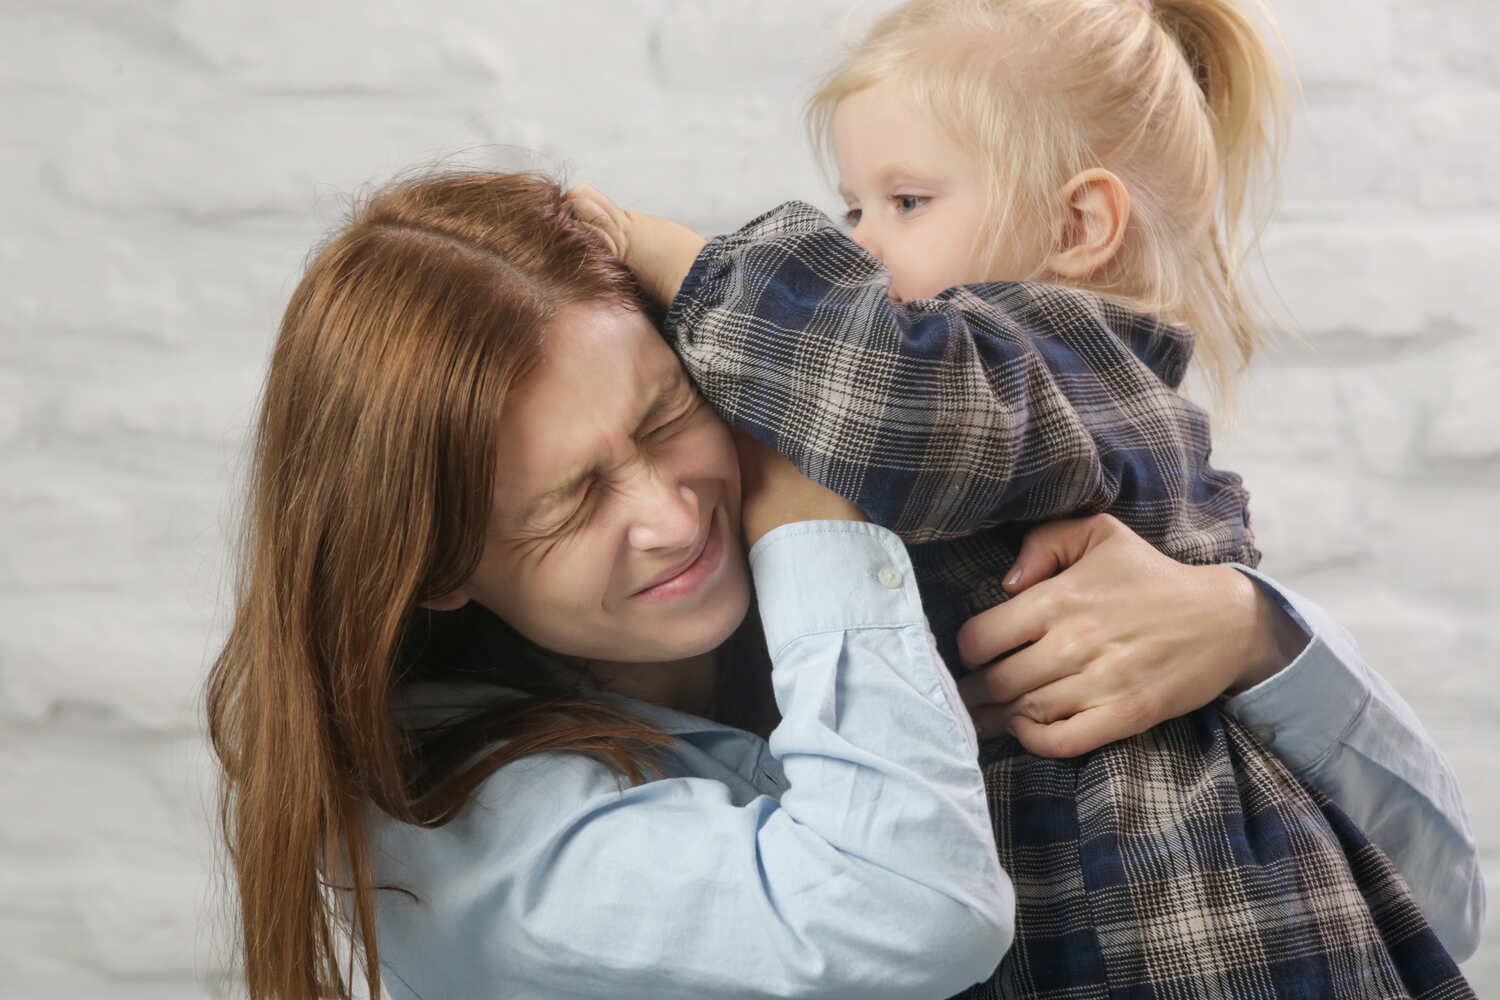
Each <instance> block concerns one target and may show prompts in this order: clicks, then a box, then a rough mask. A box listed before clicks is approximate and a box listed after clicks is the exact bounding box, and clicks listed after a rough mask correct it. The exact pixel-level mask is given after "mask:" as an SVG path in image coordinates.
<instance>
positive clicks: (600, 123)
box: [0, 0, 1500, 1000]
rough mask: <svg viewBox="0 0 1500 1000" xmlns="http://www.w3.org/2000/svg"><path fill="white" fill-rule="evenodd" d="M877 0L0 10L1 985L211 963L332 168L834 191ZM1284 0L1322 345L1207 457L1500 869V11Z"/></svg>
mask: <svg viewBox="0 0 1500 1000" xmlns="http://www.w3.org/2000/svg"><path fill="white" fill-rule="evenodd" d="M886 2H888V0H882V2H878V3H874V4H869V3H867V4H865V5H864V7H862V8H861V9H860V10H859V11H858V12H857V13H856V14H854V15H853V16H852V18H851V17H850V16H849V15H848V10H849V8H850V7H851V6H853V3H852V0H795V2H794V0H760V2H757V3H754V4H746V3H744V2H743V0H735V2H728V0H642V2H638V3H630V4H621V3H615V2H612V0H587V2H581V0H575V2H572V3H558V2H556V0H524V2H523V0H511V2H507V3H499V4H495V3H492V4H487V5H475V4H465V3H459V2H457V0H433V2H428V3H424V4H396V3H394V2H391V0H376V2H375V3H373V4H366V3H355V2H353V0H326V2H321V3H318V2H314V3H308V2H306V0H271V2H262V3H257V4H248V3H242V4H226V3H222V2H211V0H176V2H166V0H151V2H140V0H135V2H129V3H127V2H123V0H91V2H89V3H66V4H65V3H47V4H41V3H30V4H27V3H25V2H24V0H11V2H9V3H4V4H3V5H0V217H3V219H4V222H3V225H0V511H3V517H0V998H3V1000H10V998H21V997H25V998H33V997H36V998H40V997H59V996H68V997H74V996H76V997H89V996H112V997H142V998H145V997H151V998H153V1000H160V998H175V997H184V998H186V997H201V996H209V995H221V994H222V993H223V992H224V979H223V971H222V970H223V966H224V956H223V950H222V948H221V947H219V945H218V941H219V937H218V932H216V931H215V929H214V927H213V922H212V914H213V913H214V912H216V909H215V904H216V902H217V901H219V896H218V890H216V889H215V887H214V885H213V883H212V881H211V878H210V876H211V873H212V870H213V865H214V863H215V862H214V858H213V852H212V847H211V843H210V841H209V834H208V820H207V817H208V816H209V813H210V808H211V803H210V796H209V787H210V785H209V776H210V774H211V771H210V768H209V766H208V764H207V761H206V757H205V753H204V749H203V746H202V739H201V736H200V728H199V707H198V706H199V701H200V685H201V682H202V679H203V675H204V670H205V665H206V663H207V661H208V659H209V658H210V657H211V655H212V653H213V651H214V649H215V644H216V643H217V641H218V640H219V637H220V635H221V631H222V628H223V621H224V616H225V604H224V598H223V596H222V595H223V593H224V587H223V577H224V573H225V570H226V564H225V561H224V550H225V542H226V538H227V536H228V533H229V525H230V524H231V523H232V516H233V510H232V504H233V498H234V496H235V486H234V483H235V476H236V475H237V472H238V469H239V465H238V462H239V460H240V454H239V449H240V446H241V444H242V441H243V435H244V431H245V427H246V424H247V421H248V419H249V416H250V413H251V410H252V406H253V397H254V394H255V391H256V388H257V386H258V380H259V378H260V376H261V373H262V370H263V364H264V358H265V355H266V350H267V346H268V343H269V340H270V337H271V334H272V331H273V329H274V324H275V321H276V318H277V317H278V315H279V313H280V310H281V307H282V306H283V304H284V302H285V299H286V296H287V295H288V293H289V292H290V289H291V287H292V285H293V283H294V281H295V278H296V275H297V273H298V268H299V265H300V262H301V260H302V258H303V255H304V253H305V252H306V250H307V248H308V246H309V245H310V244H311V242H312V241H313V239H314V238H315V237H316V236H317V235H318V234H319V233H320V232H321V231H322V230H323V229H325V228H326V227H327V226H328V225H329V224H330V223H331V222H332V221H333V220H334V219H335V218H336V217H337V214H338V212H339V210H340V207H341V205H342V201H343V198H344V196H345V195H346V194H347V193H348V192H350V191H351V190H352V189H354V188H355V187H356V186H358V185H359V184H361V183H364V182H367V181H370V180H376V179H382V178H385V177H387V176H389V175H390V174H391V173H392V172H394V171H395V170H398V169H400V168H404V167H408V166H411V165H414V164H418V163H423V162H429V161H432V160H434V159H436V158H440V157H444V156H448V155H450V154H452V153H454V152H459V151H467V156H468V159H469V160H470V161H477V162H486V163H496V162H499V163H506V164H511V165H514V164H518V163H523V162H528V156H527V154H526V153H525V152H524V150H525V149H533V150H537V151H538V152H539V154H540V158H541V162H542V163H544V164H552V165H562V166H565V167H567V168H568V169H569V171H570V173H571V174H572V175H573V176H575V177H578V178H587V179H589V180H591V181H594V182H595V183H597V184H599V185H600V186H601V187H602V188H604V189H605V190H607V191H610V192H612V193H614V194H615V195H616V196H617V197H619V198H620V199H621V200H622V201H624V202H626V203H630V204H636V205H639V206H641V207H645V208H652V209H656V210H658V211H662V212H665V213H670V214H676V215H678V216H681V217H683V218H685V219H686V220H688V221H690V222H693V223H695V224H697V225H698V226H700V227H701V228H703V229H706V230H719V229H723V228H727V227H730V226H733V225H736V224H738V223H740V222H742V221H744V220H745V219H747V218H748V217H749V216H750V215H751V214H753V213H755V212H757V211H759V210H761V209H763V208H765V207H768V206H770V205H771V204H772V203H774V202H776V201H778V200H781V199H783V198H785V197H789V196H803V197H811V198H813V199H814V200H816V201H819V202H820V203H822V204H825V205H830V204H831V203H832V201H833V199H832V198H831V197H830V195H829V192H828V190H827V187H826V186H825V185H824V183H823V182H822V181H821V180H820V179H819V176H818V174H817V172H816V170H815V169H814V167H813V164H812V160H811V157H810V156H809V153H808V151H807V149H806V147H805V145H804V141H803V138H802V134H801V130H800V124H799V121H798V111H799V106H800V101H801V99H802V98H803V97H804V96H805V94H806V92H807V89H808V85H809V83H810V81H811V80H812V79H813V78H814V76H815V75H816V73H817V72H818V71H819V70H820V69H821V68H822V67H823V66H824V65H825V63H826V61H827V59H828V58H829V55H830V54H831V52H832V51H833V50H834V48H835V46H836V44H837V42H838V40H839V37H840V34H841V33H845V34H847V33H848V32H850V31H852V30H854V28H853V26H851V21H852V23H853V25H857V24H858V23H862V22H863V21H864V20H866V19H868V17H869V16H870V13H871V10H874V9H878V8H880V7H882V6H885V5H886ZM1280 7H1281V10H1280V11H1279V14H1280V16H1281V18H1282V21H1283V25H1284V28H1285V30H1286V35H1287V38H1288V41H1289V44H1290V46H1291V49H1292V51H1293V54H1294V56H1295V58H1296V61H1297V64H1298V66H1299V69H1300V71H1301V75H1302V81H1303V87H1304V95H1305V103H1304V105H1303V106H1302V107H1301V108H1300V109H1299V113H1298V120H1297V131H1296V135H1295V139H1294V143H1293V146H1292V149H1291V153H1290V157H1289V159H1288V163H1287V168H1286V172H1285V195H1284V199H1283V208H1282V211H1281V213H1280V215H1279V217H1278V220H1277V223H1276V224H1275V226H1274V228H1273V229H1272V230H1271V232H1270V233H1269V234H1268V237H1267V240H1266V249H1267V254H1268V259H1269V263H1270V269H1271V271H1272V273H1273V275H1274V278H1275V282H1276V285H1277V287H1278V289H1279V290H1280V292H1281V294H1282V296H1283V297H1284V298H1285V300H1286V302H1287V304H1288V306H1289V308H1290V311H1291V313H1292V315H1293V316H1294V318H1295V319H1296V321H1297V322H1298V324H1299V326H1300V328H1301V330H1302V332H1303V333H1304V335H1305V339H1306V344H1305V346H1303V347H1298V346H1295V345H1288V346H1287V347H1286V348H1284V349H1283V350H1282V351H1280V352H1279V353H1277V354H1275V355H1271V356H1267V357H1265V358H1264V359H1262V360H1261V362H1260V363H1259V364H1258V366H1257V371H1256V372H1255V374H1254V376H1253V377H1252V378H1251V379H1250V380H1249V381H1248V382H1247V383H1246V385H1245V387H1244V392H1243V399H1242V405H1241V422H1242V427H1241V429H1240V431H1239V432H1238V433H1237V434H1236V435H1234V436H1222V437H1221V440H1220V446H1219V453H1218V454H1219V459H1220V464H1223V465H1225V466H1228V467H1231V468H1235V469H1238V470H1239V471H1240V472H1242V473H1244V475H1245V477H1246V479H1247V481H1248V482H1249V483H1250V485H1251V487H1252V489H1253V490H1254V492H1255V514H1256V525H1257V528H1258V531H1259V535H1260V540H1261V543H1262V546H1263V548H1264V549H1265V551H1266V554H1267V555H1266V565H1267V567H1268V568H1270V569H1271V570H1272V571H1273V572H1275V573H1277V574H1279V575H1281V576H1282V578H1283V579H1285V580H1286V581H1287V582H1289V583H1291V584H1293V585H1295V586H1297V587H1299V588H1302V589H1304V590H1305V591H1307V592H1308V593H1309V594H1311V595H1312V596H1314V597H1316V598H1318V599H1320V600H1322V601H1323V602H1325V603H1326V604H1327V605H1329V606H1330V607H1331V608H1332V609H1334V610H1335V611H1336V612H1337V613H1338V614H1339V615H1340V616H1342V618H1343V620H1344V621H1345V622H1346V623H1347V624H1348V625H1349V626H1350V627H1351V628H1352V629H1353V630H1354V631H1355V633H1356V634H1357V635H1359V636H1360V638H1361V639H1362V641H1363V644H1364V647H1365V650H1366V652H1367V654H1368V655H1369V658H1370V659H1371V660H1372V661H1373V662H1374V663H1375V664H1376V665H1377V666H1378V667H1379V668H1380V669H1381V670H1383V671H1384V672H1385V673H1386V674H1387V675H1388V676H1389V677H1390V678H1391V680H1392V681H1393V682H1394V683H1395V684H1396V685H1397V686H1398V688H1400V689H1401V691H1402V692H1403V693H1404V694H1405V695H1406V696H1407V697H1408V698H1409V699H1410V700H1411V702H1412V703H1413V704H1414V705H1415V706H1416V708H1417V710H1418V712H1419V713H1420V714H1421V716H1422V717H1423V718H1424V719H1425V720H1426V721H1427V723H1428V725H1429V727H1430V728H1431V730H1432V732H1433V734H1434V736H1435V737H1436V739H1437V740H1438V742H1439V743H1440V744H1441V745H1442V746H1443V747H1444V748H1445V750H1446V751H1447V752H1448V753H1449V754H1450V756H1451V758H1452V759H1453V761H1454V763H1455V766H1456V767H1457V769H1458V771H1459V774H1460V777H1461V778H1462V779H1463V781H1464V787H1465V790H1466V792H1467V795H1468V800H1469V805H1470V809H1471V811H1472V814H1473V818H1474V821H1475V826H1476V829H1477V830H1478V835H1479V837H1480V842H1481V845H1482V850H1483V852H1484V858H1485V863H1486V865H1487V869H1488V871H1489V872H1490V880H1491V895H1492V897H1497V898H1500V886H1497V885H1496V884H1495V883H1496V880H1497V876H1500V840H1497V829H1500V786H1497V785H1496V784H1495V782H1494V779H1493V775H1492V770H1493V766H1494V765H1493V762H1494V761H1495V760H1497V759H1500V722H1497V720H1500V694H1497V689H1496V686H1495V684H1494V683H1493V682H1492V681H1491V680H1490V676H1491V675H1490V670H1491V669H1492V667H1493V666H1494V664H1496V662H1497V661H1500V655H1497V654H1500V593H1497V588H1496V586H1495V585H1494V584H1493V582H1492V579H1493V572H1494V570H1493V568H1494V567H1495V566H1496V565H1497V564H1500V532H1497V531H1496V530H1495V529H1494V521H1495V519H1496V515H1497V514H1500V420H1497V417H1500V406H1497V403H1496V398H1497V395H1500V341H1497V340H1496V338H1495V336H1494V334H1493V332H1492V331H1491V329H1490V316H1489V310H1490V307H1489V305H1488V302H1487V300H1485V299H1484V298H1483V297H1482V295H1481V290H1482V289H1486V290H1487V289H1488V288H1489V287H1491V286H1490V283H1489V282H1487V281H1485V280H1484V279H1485V278H1487V277H1488V273H1487V272H1488V271H1489V269H1490V268H1491V267H1492V266H1493V264H1494V262H1495V261H1497V260H1500V184H1497V183H1496V177H1497V175H1496V173H1495V167H1494V164H1495V160H1496V158H1497V157H1500V138H1497V137H1500V61H1497V59H1496V57H1495V55H1494V45H1495V40H1496V39H1497V38H1500V6H1497V5H1495V4H1494V3H1492V2H1490V0H1424V2H1422V3H1420V4H1414V3H1395V2H1393V0H1358V2H1356V0H1321V2H1318V3H1305V2H1298V3H1295V4H1293V3H1291V2H1290V0H1283V2H1282V3H1281V4H1280ZM1493 940H1494V939H1493V936H1492V937H1491V940H1490V941H1488V942H1486V944H1485V945H1484V946H1482V947H1481V950H1480V953H1479V955H1478V956H1476V957H1475V958H1474V959H1473V960H1472V961H1471V962H1470V963H1469V964H1468V966H1467V970H1468V972H1469V973H1470V975H1471V976H1472V978H1473V980H1474V983H1475V986H1476V987H1477V989H1478V991H1479V992H1480V994H1481V995H1483V994H1485V993H1487V992H1490V991H1491V990H1494V989H1500V949H1497V948H1496V947H1495V946H1494V944H1493Z"/></svg>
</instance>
